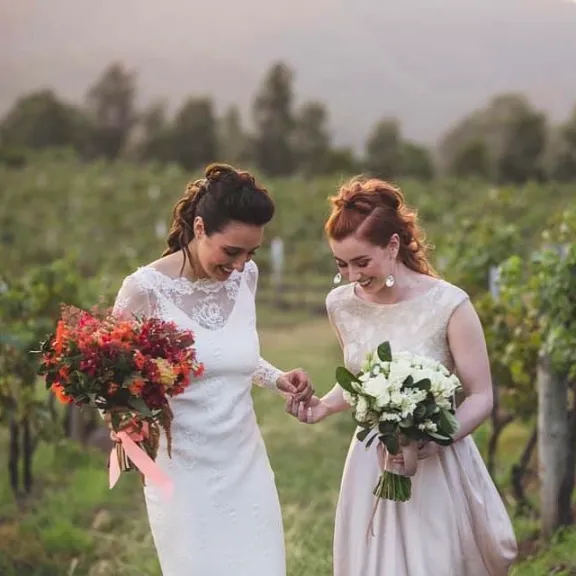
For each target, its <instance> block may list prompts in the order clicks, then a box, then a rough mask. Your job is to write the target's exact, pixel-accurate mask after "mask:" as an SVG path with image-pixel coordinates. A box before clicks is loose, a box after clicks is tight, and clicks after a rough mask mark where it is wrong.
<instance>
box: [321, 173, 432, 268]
mask: <svg viewBox="0 0 576 576" xmlns="http://www.w3.org/2000/svg"><path fill="white" fill-rule="evenodd" d="M330 203H331V204H332V213H331V214H330V216H329V218H328V220H327V221H326V224H325V226H324V230H325V232H326V234H327V236H328V237H329V238H331V239H333V240H337V241H338V240H343V239H344V238H347V237H348V236H351V235H353V234H354V235H356V236H357V237H358V238H362V239H365V240H367V241H368V242H370V243H371V244H374V245H376V246H382V247H383V248H385V247H386V246H388V243H389V242H390V239H391V238H392V235H393V234H398V237H399V238H400V250H399V252H398V256H399V258H400V261H401V262H402V263H403V264H404V265H405V266H407V267H408V268H410V269H411V270H414V271H415V272H419V273H421V274H427V275H429V276H436V273H435V272H434V269H433V268H432V266H431V264H430V262H429V261H428V256H427V254H428V250H429V245H428V244H427V243H426V239H425V235H424V232H423V231H422V229H421V228H420V227H419V226H418V218H417V214H416V211H415V210H411V209H410V208H408V207H407V206H406V203H405V201H404V195H403V194H402V192H401V191H400V189H399V188H396V187H394V186H393V185H392V184H390V183H388V182H385V181H383V180H379V179H377V178H364V177H361V176H357V177H356V178H353V179H352V180H350V181H349V182H348V183H346V184H344V185H343V186H341V187H340V190H339V191H338V194H337V195H336V196H332V197H331V198H330Z"/></svg>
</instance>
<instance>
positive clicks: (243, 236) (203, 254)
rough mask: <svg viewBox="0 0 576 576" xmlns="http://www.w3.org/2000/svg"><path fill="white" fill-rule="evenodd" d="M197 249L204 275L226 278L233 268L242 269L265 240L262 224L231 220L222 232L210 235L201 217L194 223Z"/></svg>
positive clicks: (239, 270)
mask: <svg viewBox="0 0 576 576" xmlns="http://www.w3.org/2000/svg"><path fill="white" fill-rule="evenodd" d="M194 235H195V240H194V243H195V249H196V255H197V258H198V263H199V264H200V266H201V268H202V271H203V272H204V274H205V275H206V276H207V277H208V278H211V279H212V280H219V281H222V282H223V281H225V280H227V279H228V278H229V277H230V274H232V272H234V270H238V272H242V270H244V266H245V265H246V262H248V260H251V259H252V257H253V256H254V254H255V252H256V250H257V249H258V248H259V247H260V244H261V243H262V237H263V235H264V227H263V226H252V225H249V224H244V223H243V222H236V221H231V222H229V223H228V224H227V225H226V226H225V227H224V228H223V230H222V231H221V232H215V233H214V234H212V235H210V236H208V235H206V233H205V231H204V223H203V222H202V218H197V219H196V221H195V222H194Z"/></svg>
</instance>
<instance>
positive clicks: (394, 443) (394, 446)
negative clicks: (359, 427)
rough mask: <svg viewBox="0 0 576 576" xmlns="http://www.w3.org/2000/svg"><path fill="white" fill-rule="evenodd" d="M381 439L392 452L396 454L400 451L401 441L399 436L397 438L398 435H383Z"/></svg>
mask: <svg viewBox="0 0 576 576" xmlns="http://www.w3.org/2000/svg"><path fill="white" fill-rule="evenodd" d="M380 439H381V440H382V442H383V443H384V445H385V446H386V448H387V450H388V452H390V454H394V455H395V454H398V452H400V442H398V438H396V436H382V437H381V438H380Z"/></svg>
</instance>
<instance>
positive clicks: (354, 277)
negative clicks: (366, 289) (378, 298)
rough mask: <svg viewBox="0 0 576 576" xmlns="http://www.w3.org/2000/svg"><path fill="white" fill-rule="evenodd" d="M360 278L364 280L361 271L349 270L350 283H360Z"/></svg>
mask: <svg viewBox="0 0 576 576" xmlns="http://www.w3.org/2000/svg"><path fill="white" fill-rule="evenodd" d="M360 278H362V274H361V273H360V270H358V269H355V268H350V269H349V272H348V279H349V281H350V282H358V280H360Z"/></svg>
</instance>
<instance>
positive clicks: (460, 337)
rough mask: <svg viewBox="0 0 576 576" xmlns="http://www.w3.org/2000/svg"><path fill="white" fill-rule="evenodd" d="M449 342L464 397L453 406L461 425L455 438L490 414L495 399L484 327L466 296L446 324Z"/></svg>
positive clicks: (469, 432)
mask: <svg viewBox="0 0 576 576" xmlns="http://www.w3.org/2000/svg"><path fill="white" fill-rule="evenodd" d="M448 343H449V346H450V351H451V353H452V357H453V358H454V362H455V367H456V374H457V375H458V377H459V378H460V381H461V383H462V388H463V391H464V395H465V400H464V401H463V402H462V404H461V405H460V406H459V407H458V409H457V410H456V418H457V419H458V421H459V422H460V429H459V430H458V432H457V433H456V434H455V435H454V440H455V441H458V440H461V439H462V438H464V437H465V436H467V435H468V434H471V433H472V432H474V430H476V428H478V426H480V424H482V422H484V420H486V418H488V417H489V416H490V413H491V411H492V405H493V402H494V397H493V391H492V377H491V374H490V362H489V360H488V351H487V348H486V341H485V339H484V331H483V329H482V324H481V323H480V319H479V318H478V314H477V313H476V310H475V309H474V307H473V305H472V303H471V302H470V301H469V300H467V301H465V302H464V303H463V304H462V305H461V306H459V307H458V308H457V309H456V310H455V312H454V313H453V314H452V317H451V319H450V322H449V324H448Z"/></svg>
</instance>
